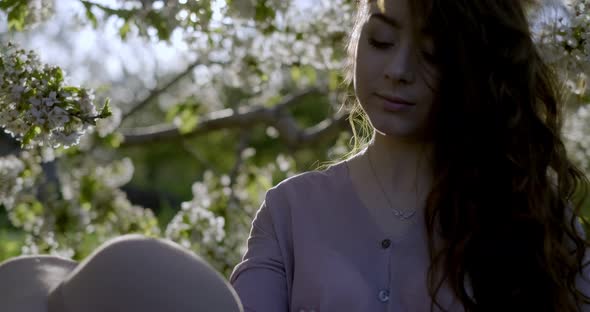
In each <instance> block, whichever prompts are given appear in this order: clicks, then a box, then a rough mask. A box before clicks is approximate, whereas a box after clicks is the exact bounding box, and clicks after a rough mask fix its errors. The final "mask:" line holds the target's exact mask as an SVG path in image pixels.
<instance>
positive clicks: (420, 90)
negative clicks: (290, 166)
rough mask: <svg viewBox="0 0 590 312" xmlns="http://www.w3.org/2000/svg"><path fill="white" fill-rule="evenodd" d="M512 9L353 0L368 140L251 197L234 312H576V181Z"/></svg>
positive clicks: (456, 2)
mask: <svg viewBox="0 0 590 312" xmlns="http://www.w3.org/2000/svg"><path fill="white" fill-rule="evenodd" d="M525 5H526V4H525V3H524V1H517V0H451V1H449V0H360V3H359V7H358V15H357V20H356V25H355V27H354V30H353V31H352V36H351V40H350V42H349V55H350V59H351V62H350V66H349V78H350V79H349V81H350V82H352V83H353V84H354V90H355V95H356V98H357V100H358V101H357V105H360V106H359V107H360V110H359V111H360V112H361V114H362V116H364V118H366V120H368V121H369V122H370V125H371V126H372V129H373V136H372V138H371V140H370V141H369V142H368V144H366V146H365V147H364V149H363V150H362V151H361V152H360V153H357V154H356V155H354V156H353V157H351V158H349V159H347V160H346V161H344V162H340V163H338V164H336V165H333V166H331V167H330V168H328V169H327V170H323V171H313V172H307V173H304V174H301V175H298V176H295V177H292V178H290V179H287V180H285V181H283V182H282V183H280V184H279V185H277V186H275V187H273V188H272V189H271V190H269V191H268V192H267V194H266V198H265V201H264V203H263V204H262V206H261V208H260V210H259V211H258V213H257V215H256V217H255V219H254V221H253V224H252V230H251V233H250V237H249V240H248V250H247V252H246V254H245V255H244V258H243V261H242V262H241V263H239V264H238V265H237V266H236V267H235V269H234V272H233V274H232V276H231V278H230V282H231V284H232V285H233V286H234V288H235V290H236V291H237V293H238V295H239V296H240V298H241V300H242V303H243V305H244V309H245V311H256V312H284V311H307V312H310V311H316V312H317V311H323V312H330V311H347V312H355V311H358V312H361V311H362V312H366V311H390V312H394V311H395V312H398V311H408V312H423V311H424V312H426V311H568V312H570V311H572V312H573V311H580V310H583V311H590V305H585V304H583V303H584V300H585V299H586V300H587V299H588V297H585V296H584V295H590V283H589V281H587V280H586V279H587V278H588V276H590V272H588V271H587V270H584V267H583V263H585V262H586V261H588V259H587V258H585V252H584V251H585V250H586V247H587V246H589V243H588V241H587V240H586V239H585V238H584V236H583V231H581V226H580V224H579V223H577V222H578V221H577V216H578V215H579V214H580V212H579V210H580V208H575V207H574V206H573V205H572V204H573V203H574V202H573V196H574V192H575V191H576V190H578V189H580V187H581V186H585V185H587V182H588V181H587V179H586V178H585V177H584V175H583V174H582V173H581V172H580V171H579V170H577V169H576V168H575V167H574V166H573V165H572V163H571V162H570V161H569V160H568V158H567V155H566V152H565V150H564V146H563V142H562V140H561V138H560V130H561V129H560V127H561V123H560V118H561V116H560V113H559V112H560V109H559V107H558V104H559V101H560V97H559V94H558V92H557V88H556V81H555V78H554V76H553V74H552V72H551V71H550V70H549V69H548V67H547V66H546V65H545V64H544V63H543V61H542V59H541V58H540V56H539V53H538V51H537V50H536V48H535V45H534V43H533V41H532V40H531V34H530V30H529V26H528V25H529V24H528V21H527V19H526V15H525V8H524V7H525Z"/></svg>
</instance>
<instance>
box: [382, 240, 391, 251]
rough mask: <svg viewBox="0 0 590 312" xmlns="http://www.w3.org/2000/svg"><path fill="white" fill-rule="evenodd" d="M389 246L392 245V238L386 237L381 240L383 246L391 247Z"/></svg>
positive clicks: (385, 247)
mask: <svg viewBox="0 0 590 312" xmlns="http://www.w3.org/2000/svg"><path fill="white" fill-rule="evenodd" d="M389 246H391V240H389V239H384V240H382V241H381V248H383V249H387V248H389Z"/></svg>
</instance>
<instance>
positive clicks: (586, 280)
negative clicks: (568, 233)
mask: <svg viewBox="0 0 590 312" xmlns="http://www.w3.org/2000/svg"><path fill="white" fill-rule="evenodd" d="M570 205H571V204H570ZM567 212H568V213H567V214H566V216H567V217H568V218H570V217H571V215H572V211H571V206H570V209H569V210H567ZM574 225H575V230H576V232H578V234H579V235H580V236H582V237H583V238H586V231H584V227H583V226H582V223H580V221H578V220H576V222H575V223H574ZM571 246H572V247H574V248H575V245H574V244H573V242H572V243H571ZM589 261H590V250H588V248H587V249H586V251H585V252H584V260H583V261H582V264H584V263H589ZM576 288H577V289H578V290H579V291H581V292H582V293H583V294H585V295H586V296H589V297H590V264H589V265H588V266H586V267H583V268H582V272H581V274H578V275H577V276H576ZM578 307H579V308H580V312H590V305H589V304H583V303H582V304H581V305H580V306H578Z"/></svg>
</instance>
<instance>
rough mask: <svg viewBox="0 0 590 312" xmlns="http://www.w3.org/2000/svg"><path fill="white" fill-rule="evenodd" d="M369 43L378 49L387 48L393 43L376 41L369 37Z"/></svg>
mask: <svg viewBox="0 0 590 312" xmlns="http://www.w3.org/2000/svg"><path fill="white" fill-rule="evenodd" d="M369 44H370V45H371V46H373V47H375V48H377V49H380V50H384V49H387V48H389V47H392V46H393V43H389V42H383V41H378V40H375V39H372V38H371V39H369Z"/></svg>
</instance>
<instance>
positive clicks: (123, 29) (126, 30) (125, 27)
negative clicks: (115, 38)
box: [119, 21, 131, 40]
mask: <svg viewBox="0 0 590 312" xmlns="http://www.w3.org/2000/svg"><path fill="white" fill-rule="evenodd" d="M129 30H131V23H130V21H125V24H123V26H121V28H119V36H121V39H123V40H125V39H127V34H128V33H129Z"/></svg>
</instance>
